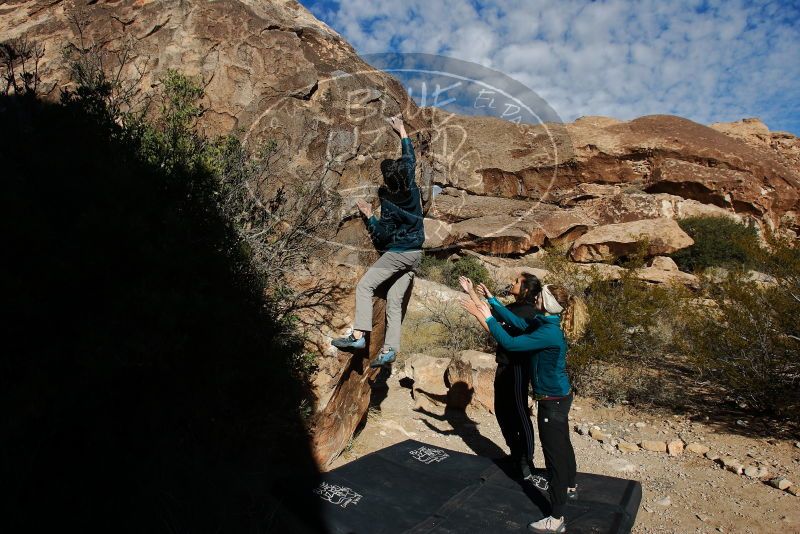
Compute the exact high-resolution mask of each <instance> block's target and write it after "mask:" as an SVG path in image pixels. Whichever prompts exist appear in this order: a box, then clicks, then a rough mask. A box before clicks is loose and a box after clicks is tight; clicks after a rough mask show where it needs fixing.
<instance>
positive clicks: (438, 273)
mask: <svg viewBox="0 0 800 534" xmlns="http://www.w3.org/2000/svg"><path fill="white" fill-rule="evenodd" d="M417 274H419V276H421V277H422V278H426V279H428V280H431V281H433V282H438V283H440V284H444V285H446V286H449V287H451V288H453V289H459V290H460V289H461V286H460V285H459V283H458V277H459V276H466V277H467V278H471V279H472V281H473V282H474V283H475V284H476V285H477V284H480V283H484V284H486V287H488V288H489V289H490V290H492V291H494V290H495V287H494V286H495V281H494V279H493V278H492V277H491V275H490V274H489V271H488V269H486V267H484V266H483V265H482V264H481V262H480V261H479V260H478V259H477V258H475V257H473V256H464V257H461V258H459V259H457V260H456V261H450V260H447V259H442V258H437V257H436V256H434V255H432V254H425V255H424V256H423V257H422V264H421V265H420V267H419V269H418V270H417Z"/></svg>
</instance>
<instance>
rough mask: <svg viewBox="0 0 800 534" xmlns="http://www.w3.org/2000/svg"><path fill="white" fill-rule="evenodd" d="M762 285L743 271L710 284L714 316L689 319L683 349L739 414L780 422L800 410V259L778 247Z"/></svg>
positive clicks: (795, 252)
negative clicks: (773, 277)
mask: <svg viewBox="0 0 800 534" xmlns="http://www.w3.org/2000/svg"><path fill="white" fill-rule="evenodd" d="M772 247H773V248H772V251H771V253H770V254H768V255H767V256H766V257H765V258H764V260H763V263H762V266H764V267H766V268H768V269H769V270H771V271H772V272H773V273H775V275H778V276H776V281H775V282H774V283H769V284H763V283H759V282H756V281H754V280H752V279H751V278H750V277H748V276H746V275H745V274H744V273H742V272H740V271H730V272H728V273H727V276H726V277H725V279H724V280H722V281H720V282H718V283H715V284H711V283H707V284H706V296H707V297H708V298H710V299H713V301H712V302H713V303H714V304H713V306H712V307H711V308H710V309H705V310H698V311H697V313H692V314H686V315H685V318H684V324H685V337H684V339H683V350H684V351H685V353H686V354H687V355H688V356H689V358H690V360H691V362H692V364H693V365H694V366H695V367H696V369H697V370H698V371H699V372H700V373H701V374H702V376H703V378H704V379H706V380H708V381H709V382H710V383H711V384H713V385H715V386H717V387H719V388H720V389H721V390H723V391H726V392H727V393H728V394H729V395H730V396H732V397H733V399H734V400H735V401H736V403H737V404H738V405H739V406H740V407H746V408H748V409H750V410H752V411H755V412H763V413H769V414H771V415H775V416H779V417H782V416H787V415H790V414H796V410H797V409H798V408H800V388H798V386H799V385H800V321H798V320H797V318H798V317H800V284H799V283H798V280H800V268H798V267H800V261H799V260H798V258H800V255H799V254H798V250H797V249H796V248H794V247H792V246H791V245H790V244H789V243H787V242H779V241H775V240H773V242H772Z"/></svg>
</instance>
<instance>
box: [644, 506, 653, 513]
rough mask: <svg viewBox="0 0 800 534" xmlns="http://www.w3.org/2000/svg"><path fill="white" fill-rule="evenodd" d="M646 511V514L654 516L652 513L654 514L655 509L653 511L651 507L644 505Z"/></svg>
mask: <svg viewBox="0 0 800 534" xmlns="http://www.w3.org/2000/svg"><path fill="white" fill-rule="evenodd" d="M644 511H645V512H647V513H648V514H652V513H653V509H652V508H650V507H649V506H647V505H644Z"/></svg>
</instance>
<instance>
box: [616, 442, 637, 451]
mask: <svg viewBox="0 0 800 534" xmlns="http://www.w3.org/2000/svg"><path fill="white" fill-rule="evenodd" d="M617 448H618V449H619V450H620V451H622V452H639V446H638V445H637V444H635V443H628V442H627V441H620V442H619V443H618V444H617Z"/></svg>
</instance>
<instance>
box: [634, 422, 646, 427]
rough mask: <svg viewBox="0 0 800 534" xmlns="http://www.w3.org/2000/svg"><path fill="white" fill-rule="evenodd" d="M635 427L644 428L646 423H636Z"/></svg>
mask: <svg viewBox="0 0 800 534" xmlns="http://www.w3.org/2000/svg"><path fill="white" fill-rule="evenodd" d="M635 426H636V428H644V427H646V426H647V423H642V422H641V421H639V422H638V423H636V425H635Z"/></svg>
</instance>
